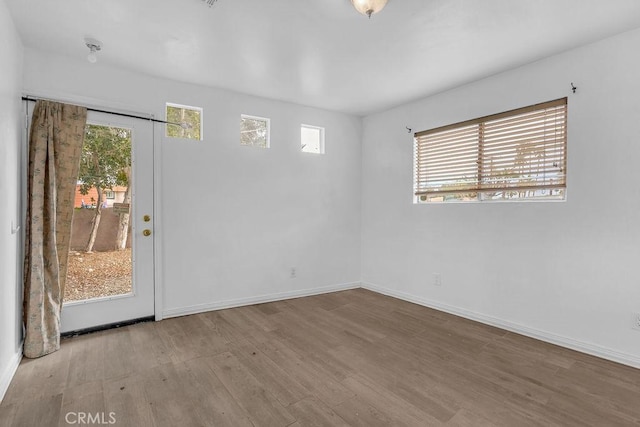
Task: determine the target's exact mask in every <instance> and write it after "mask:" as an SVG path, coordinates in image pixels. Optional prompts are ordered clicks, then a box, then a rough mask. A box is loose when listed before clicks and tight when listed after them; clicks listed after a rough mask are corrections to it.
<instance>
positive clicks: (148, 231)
mask: <svg viewBox="0 0 640 427" xmlns="http://www.w3.org/2000/svg"><path fill="white" fill-rule="evenodd" d="M142 234H143V235H144V236H147V237H148V236H151V230H149V229H148V228H147V229H145V230H142Z"/></svg>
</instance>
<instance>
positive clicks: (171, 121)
mask: <svg viewBox="0 0 640 427" xmlns="http://www.w3.org/2000/svg"><path fill="white" fill-rule="evenodd" d="M167 122H168V123H167V125H166V136H167V137H169V138H185V139H195V140H198V141H201V140H202V108H198V107H190V106H188V105H180V104H170V103H167Z"/></svg>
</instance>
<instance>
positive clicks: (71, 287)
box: [64, 208, 132, 302]
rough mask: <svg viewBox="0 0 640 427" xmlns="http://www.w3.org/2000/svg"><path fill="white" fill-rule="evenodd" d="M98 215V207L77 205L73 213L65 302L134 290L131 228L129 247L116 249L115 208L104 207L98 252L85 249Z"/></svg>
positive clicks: (116, 225) (96, 244) (96, 246)
mask: <svg viewBox="0 0 640 427" xmlns="http://www.w3.org/2000/svg"><path fill="white" fill-rule="evenodd" d="M94 215H95V210H94V209H76V210H75V211H74V213H73V222H72V232H71V250H70V251H69V261H68V267H67V283H66V286H65V290H64V301H65V302H68V301H81V300H85V299H90V298H99V297H106V296H114V295H123V294H128V293H130V292H131V285H132V281H131V277H132V274H131V273H132V262H131V237H130V236H131V232H129V239H128V241H127V248H126V249H125V250H121V251H116V250H114V248H115V244H116V234H117V227H118V215H117V214H114V213H113V209H111V208H107V209H104V210H103V211H102V217H101V220H100V226H99V227H98V235H97V238H96V243H95V245H94V252H90V253H88V252H84V249H85V246H86V243H87V241H88V239H89V232H90V231H91V221H92V219H93V216H94Z"/></svg>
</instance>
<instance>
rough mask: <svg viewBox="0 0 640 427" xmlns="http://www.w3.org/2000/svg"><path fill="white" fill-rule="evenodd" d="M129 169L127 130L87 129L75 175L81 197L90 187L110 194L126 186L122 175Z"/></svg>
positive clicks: (126, 181) (89, 126)
mask: <svg viewBox="0 0 640 427" xmlns="http://www.w3.org/2000/svg"><path fill="white" fill-rule="evenodd" d="M130 166H131V130H129V129H123V128H116V127H108V126H99V125H87V128H86V130H85V136H84V145H83V146H82V157H81V159H80V172H79V174H78V180H79V181H80V192H81V193H82V194H87V193H88V192H89V189H91V188H92V187H95V188H97V189H100V190H105V189H109V190H111V189H113V187H114V186H117V185H119V186H123V187H126V186H128V185H129V182H128V180H127V175H126V172H125V171H126V169H127V168H128V167H130ZM100 193H101V192H100ZM98 202H102V200H99V201H98Z"/></svg>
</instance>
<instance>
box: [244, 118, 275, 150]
mask: <svg viewBox="0 0 640 427" xmlns="http://www.w3.org/2000/svg"><path fill="white" fill-rule="evenodd" d="M269 123H270V120H269V119H265V118H264V117H255V116H247V115H244V114H242V115H241V116H240V145H248V146H251V147H259V148H269V130H270V129H269V127H270V125H269Z"/></svg>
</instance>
